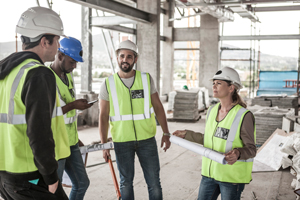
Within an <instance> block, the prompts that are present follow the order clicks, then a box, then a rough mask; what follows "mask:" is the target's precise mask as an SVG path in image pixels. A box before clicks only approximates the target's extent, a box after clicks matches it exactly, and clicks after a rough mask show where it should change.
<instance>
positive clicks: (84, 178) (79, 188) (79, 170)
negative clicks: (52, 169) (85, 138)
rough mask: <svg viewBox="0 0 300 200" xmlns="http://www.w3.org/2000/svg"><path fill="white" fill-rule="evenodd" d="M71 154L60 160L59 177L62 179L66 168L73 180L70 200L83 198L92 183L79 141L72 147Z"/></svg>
mask: <svg viewBox="0 0 300 200" xmlns="http://www.w3.org/2000/svg"><path fill="white" fill-rule="evenodd" d="M70 150H71V155H70V156H69V157H68V158H66V159H62V160H59V161H58V170H57V173H58V177H59V179H60V180H61V181H62V176H63V172H64V170H65V171H66V173H67V174H68V176H69V177H70V179H71V181H72V190H71V193H70V196H69V199H70V200H81V199H83V197H84V195H85V192H86V190H87V188H88V187H89V185H90V180H89V178H88V175H87V173H86V171H85V167H84V163H83V160H82V157H81V153H80V149H79V146H78V143H77V144H76V145H74V146H71V147H70Z"/></svg>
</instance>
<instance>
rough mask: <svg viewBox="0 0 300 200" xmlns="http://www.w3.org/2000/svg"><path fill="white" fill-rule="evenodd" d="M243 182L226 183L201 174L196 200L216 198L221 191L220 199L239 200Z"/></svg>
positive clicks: (243, 185) (214, 199)
mask: <svg viewBox="0 0 300 200" xmlns="http://www.w3.org/2000/svg"><path fill="white" fill-rule="evenodd" d="M244 187H245V184H244V183H237V184H235V183H226V182H220V181H216V180H215V179H212V178H208V177H206V176H202V180H201V183H200V188H199V194H198V199H197V200H216V199H217V198H218V196H219V194H220V193H221V199H222V200H239V199H241V194H242V192H243V190H244Z"/></svg>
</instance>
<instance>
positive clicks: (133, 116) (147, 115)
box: [99, 40, 170, 200]
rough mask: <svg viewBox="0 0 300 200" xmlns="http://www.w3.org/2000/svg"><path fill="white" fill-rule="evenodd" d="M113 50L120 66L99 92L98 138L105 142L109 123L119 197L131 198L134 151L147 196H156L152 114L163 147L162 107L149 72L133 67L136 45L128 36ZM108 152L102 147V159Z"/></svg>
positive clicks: (159, 193)
mask: <svg viewBox="0 0 300 200" xmlns="http://www.w3.org/2000/svg"><path fill="white" fill-rule="evenodd" d="M116 54H117V60H118V64H119V68H120V70H119V71H118V72H117V73H115V74H113V75H112V76H110V77H108V78H107V79H106V80H105V82H104V83H103V84H102V85H101V89H100V94H99V99H100V104H99V106H100V116H99V128H100V139H101V142H102V143H106V142H107V135H108V127H109V126H110V133H111V136H112V140H113V142H114V150H115V155H116V161H117V166H118V169H119V174H120V191H121V196H122V199H123V200H131V199H134V192H133V178H134V158H135V155H137V157H138V158H139V161H140V164H141V167H142V170H143V172H144V177H145V180H146V183H147V185H148V192H149V199H150V200H160V199H162V189H161V184H160V178H159V171H160V166H159V158H158V152H157V145H156V140H155V134H156V120H155V115H156V117H157V119H158V122H159V124H160V125H161V128H162V130H163V132H164V133H163V135H162V140H161V147H163V145H165V146H164V150H165V151H166V150H167V149H168V148H169V147H170V141H169V137H170V133H169V129H168V125H167V120H166V115H165V112H164V108H163V106H162V104H161V102H160V99H159V96H158V93H157V90H156V88H155V85H154V81H153V79H152V77H151V76H150V74H149V73H145V72H141V71H138V70H134V69H133V66H134V64H135V63H136V62H137V60H138V48H137V46H136V45H135V44H134V43H133V42H131V41H129V40H126V41H123V42H121V43H120V44H119V46H118V47H117V50H116ZM154 113H155V115H154ZM110 156H111V155H110V151H109V150H104V151H103V158H104V159H105V161H106V162H107V161H108V159H110ZM140 198H141V197H137V199H140Z"/></svg>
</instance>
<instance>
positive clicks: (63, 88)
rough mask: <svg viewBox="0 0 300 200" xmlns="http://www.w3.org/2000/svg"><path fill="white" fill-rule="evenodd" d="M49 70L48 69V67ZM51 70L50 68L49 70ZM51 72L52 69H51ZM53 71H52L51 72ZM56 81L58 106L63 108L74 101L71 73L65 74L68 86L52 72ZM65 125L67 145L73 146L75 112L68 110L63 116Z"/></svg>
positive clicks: (74, 140) (76, 135)
mask: <svg viewBox="0 0 300 200" xmlns="http://www.w3.org/2000/svg"><path fill="white" fill-rule="evenodd" d="M49 68H50V67H49ZM50 69H51V68H50ZM51 70H52V69H51ZM52 71H53V70H52ZM53 73H54V75H55V79H56V86H57V91H58V95H59V99H60V106H61V107H63V106H65V105H66V104H68V103H71V102H73V101H75V95H76V92H75V87H74V81H73V77H72V74H71V73H67V74H66V75H67V77H68V82H69V86H67V85H66V84H64V82H63V81H62V80H61V79H60V78H59V76H58V75H57V74H56V73H55V72H54V71H53ZM63 116H64V120H65V125H66V129H67V132H68V136H69V144H70V146H73V145H75V144H77V143H78V132H77V115H76V110H75V109H73V110H70V111H69V112H67V113H65V114H64V115H63Z"/></svg>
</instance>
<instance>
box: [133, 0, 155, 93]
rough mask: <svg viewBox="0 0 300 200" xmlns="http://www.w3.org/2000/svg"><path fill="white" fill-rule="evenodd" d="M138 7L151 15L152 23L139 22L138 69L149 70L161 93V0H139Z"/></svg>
mask: <svg viewBox="0 0 300 200" xmlns="http://www.w3.org/2000/svg"><path fill="white" fill-rule="evenodd" d="M137 8H138V9H140V10H143V11H147V12H149V13H151V14H153V15H151V23H138V24H137V39H136V40H137V46H138V48H139V54H140V55H139V59H138V62H137V69H138V70H141V71H144V72H149V73H150V74H151V76H152V78H153V79H154V81H155V85H156V88H157V90H158V93H159V94H160V84H159V79H160V0H137Z"/></svg>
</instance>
